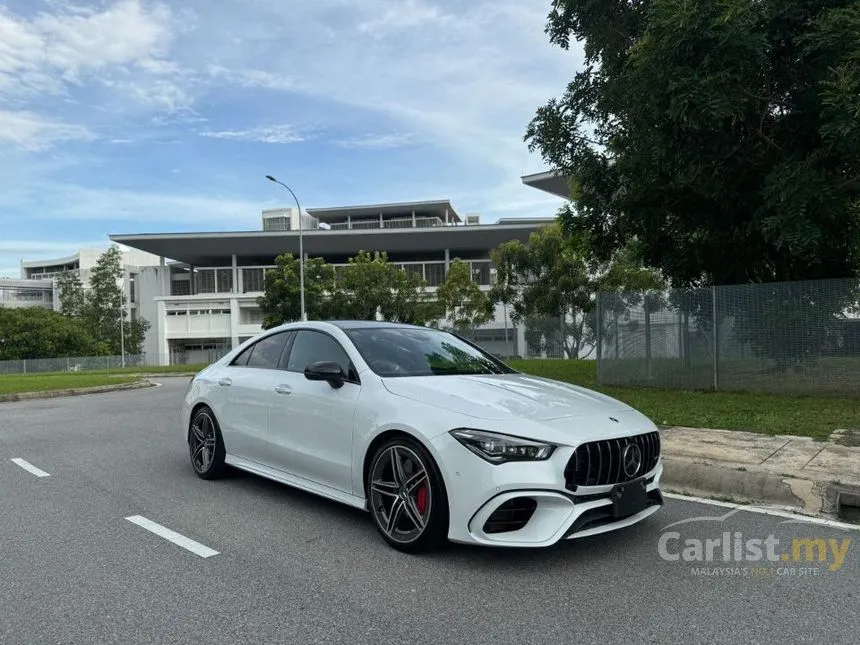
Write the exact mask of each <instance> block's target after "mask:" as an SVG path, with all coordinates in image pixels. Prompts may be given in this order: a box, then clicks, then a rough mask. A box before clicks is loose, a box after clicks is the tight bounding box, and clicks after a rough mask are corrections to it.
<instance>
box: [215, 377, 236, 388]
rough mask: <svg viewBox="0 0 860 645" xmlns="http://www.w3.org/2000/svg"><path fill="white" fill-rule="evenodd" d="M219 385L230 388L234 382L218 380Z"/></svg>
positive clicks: (225, 379)
mask: <svg viewBox="0 0 860 645" xmlns="http://www.w3.org/2000/svg"><path fill="white" fill-rule="evenodd" d="M218 385H221V386H224V387H229V386H231V385H233V381H231V380H230V379H228V378H222V379H218Z"/></svg>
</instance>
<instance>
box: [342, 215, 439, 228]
mask: <svg viewBox="0 0 860 645" xmlns="http://www.w3.org/2000/svg"><path fill="white" fill-rule="evenodd" d="M436 226H445V222H444V221H443V220H442V219H441V218H439V217H424V216H422V217H416V218H415V219H412V218H411V217H397V218H393V219H383V220H378V219H372V220H367V219H361V220H355V221H353V222H336V223H334V224H329V230H332V231H346V230H352V229H369V228H370V229H373V228H380V229H381V228H434V227H436Z"/></svg>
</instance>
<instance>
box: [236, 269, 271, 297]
mask: <svg viewBox="0 0 860 645" xmlns="http://www.w3.org/2000/svg"><path fill="white" fill-rule="evenodd" d="M265 272H266V270H265V269H242V293H256V292H260V291H263V279H264V277H265Z"/></svg>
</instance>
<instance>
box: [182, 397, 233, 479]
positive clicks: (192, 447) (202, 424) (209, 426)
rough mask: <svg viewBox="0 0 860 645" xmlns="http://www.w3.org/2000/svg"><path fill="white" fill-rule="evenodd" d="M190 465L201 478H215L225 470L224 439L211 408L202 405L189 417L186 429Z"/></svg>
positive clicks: (221, 475)
mask: <svg viewBox="0 0 860 645" xmlns="http://www.w3.org/2000/svg"><path fill="white" fill-rule="evenodd" d="M188 452H189V454H190V456H191V466H192V467H193V468H194V472H195V473H196V474H197V476H198V477H200V478H201V479H217V478H219V477H223V476H224V474H225V473H226V471H227V465H226V464H225V463H224V457H225V450H224V440H223V438H222V437H221V428H220V427H219V426H218V421H216V419H215V415H214V414H213V413H212V410H211V409H209V408H207V407H202V408H200V409H199V410H197V412H195V413H194V416H192V417H191V427H190V428H189V431H188Z"/></svg>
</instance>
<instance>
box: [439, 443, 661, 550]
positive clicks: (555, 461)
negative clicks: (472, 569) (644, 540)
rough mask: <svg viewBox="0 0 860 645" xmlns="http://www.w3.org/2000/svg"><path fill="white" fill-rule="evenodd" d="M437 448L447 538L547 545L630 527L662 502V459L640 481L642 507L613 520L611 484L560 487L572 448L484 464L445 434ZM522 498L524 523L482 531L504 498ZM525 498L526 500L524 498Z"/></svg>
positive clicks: (514, 501)
mask: <svg viewBox="0 0 860 645" xmlns="http://www.w3.org/2000/svg"><path fill="white" fill-rule="evenodd" d="M433 444H434V445H433V447H434V449H435V450H436V452H437V453H438V456H439V460H438V463H439V465H440V467H441V468H442V470H443V472H442V475H443V478H444V479H445V482H446V485H447V490H448V504H449V510H450V526H449V530H448V539H450V540H451V541H452V542H460V543H468V544H480V545H487V546H510V547H547V546H551V545H553V544H555V543H557V542H559V541H561V540H565V539H573V538H580V537H586V536H589V535H597V534H599V533H606V532H608V531H614V530H617V529H621V528H624V527H627V526H631V525H633V524H636V523H637V522H640V521H642V520H644V519H645V518H646V517H649V516H650V515H652V514H654V513H655V512H657V511H658V510H659V509H660V507H661V506H662V505H663V496H662V494H661V493H660V477H661V475H662V473H663V463H662V460H659V461H658V462H657V465H656V466H655V467H654V468H652V469H651V470H650V471H649V472H647V473H644V474H643V475H642V479H644V480H645V490H646V494H647V503H648V506H646V507H645V508H644V510H641V511H640V512H638V513H636V514H634V515H630V516H627V517H622V518H618V519H616V518H615V517H614V515H613V510H612V509H613V502H612V499H611V497H610V495H611V493H612V490H613V486H612V485H607V486H579V487H578V488H576V490H575V491H571V490H568V489H567V488H566V486H565V476H564V470H565V467H566V465H567V463H568V461H569V459H570V457H571V455H572V454H573V450H574V449H573V448H570V447H560V448H558V449H556V451H555V452H554V453H553V455H552V456H551V457H550V458H549V459H548V460H546V461H537V462H514V463H507V464H501V465H495V464H490V463H488V462H486V461H484V460H483V459H481V458H480V457H478V456H476V455H474V454H472V453H471V452H470V451H469V450H467V449H466V448H464V447H463V446H462V445H461V444H460V443H459V442H458V441H457V440H456V439H454V438H453V437H451V436H450V435H448V434H447V433H446V434H445V435H442V436H439V437H437V438H436V439H435V440H434V442H433ZM522 498H530V499H531V500H534V501H533V502H529V505H530V506H531V507H533V508H534V511H533V513H531V516H530V517H529V519H528V521H527V522H526V524H525V526H523V527H522V528H518V529H516V530H506V531H501V532H494V531H492V530H490V531H487V530H485V529H487V528H488V525H487V522H488V520H491V523H492V519H491V518H494V517H498V514H497V515H494V513H495V512H496V511H497V510H499V509H500V507H502V506H503V505H505V504H506V503H507V504H508V505H507V506H506V507H505V508H509V507H510V506H511V505H516V504H518V503H519V501H523V500H522ZM517 500H519V501H517ZM525 501H528V500H525Z"/></svg>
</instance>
